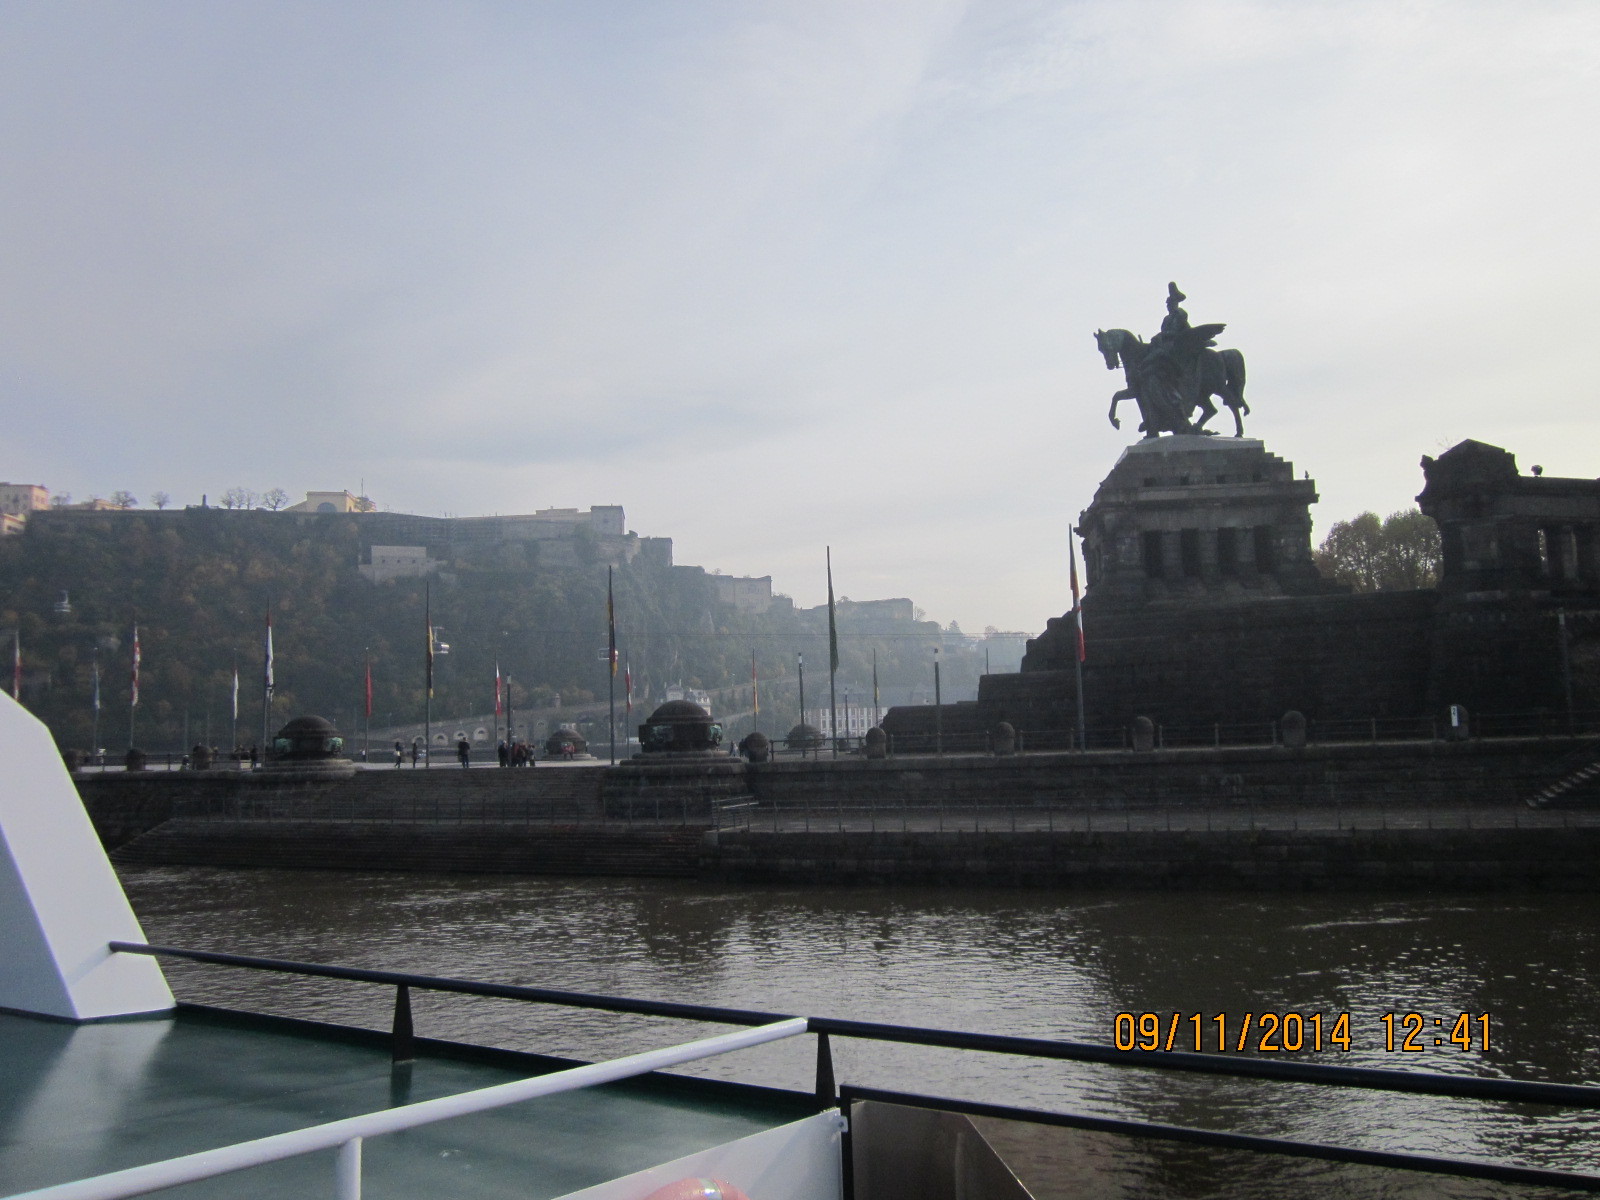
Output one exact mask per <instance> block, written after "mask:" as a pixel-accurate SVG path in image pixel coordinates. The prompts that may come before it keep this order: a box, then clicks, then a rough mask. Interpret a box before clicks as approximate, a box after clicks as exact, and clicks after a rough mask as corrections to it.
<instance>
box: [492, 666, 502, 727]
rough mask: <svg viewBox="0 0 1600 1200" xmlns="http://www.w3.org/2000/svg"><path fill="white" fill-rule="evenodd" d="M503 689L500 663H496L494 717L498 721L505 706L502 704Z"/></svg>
mask: <svg viewBox="0 0 1600 1200" xmlns="http://www.w3.org/2000/svg"><path fill="white" fill-rule="evenodd" d="M502 690H503V688H502V685H501V683H500V664H499V663H495V665H494V719H495V720H496V721H498V720H499V719H500V714H501V713H502V712H503V711H504V708H503V706H502V704H501V696H500V693H501V691H502Z"/></svg>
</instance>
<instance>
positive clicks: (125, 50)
mask: <svg viewBox="0 0 1600 1200" xmlns="http://www.w3.org/2000/svg"><path fill="white" fill-rule="evenodd" d="M1597 130H1600V4H1595V3H1594V2H1593V0H1582V2H1577V3H1540V2H1538V0H1517V2H1516V3H1505V4H1500V3H1472V2H1470V0H1468V2H1463V0H1449V2H1445V3H1429V2H1421V3H1401V2H1399V0H1383V2H1381V3H1370V4H1369V3H1324V4H1319V3H1309V2H1303V0H1297V2H1295V3H1285V2H1275V3H1263V4H1254V3H1245V2H1241V3H1182V2H1177V0H1174V2H1172V3H1152V4H1139V3H1130V2H1128V0H1113V2H1110V3H1099V2H1083V3H1058V2H1048V0H1036V2H1030V0H982V2H975V3H970V4H962V3H953V2H952V3H943V2H940V0H928V2H926V3H890V2H885V0H869V2H866V3H863V2H862V0H842V2H837V3H835V2H831V0H795V2H794V3H765V4H763V3H750V2H748V0H741V2H739V3H735V2H733V0H725V2H719V0H672V2H671V3H668V2H666V0H661V2H657V3H632V4H630V3H611V4H595V3H592V2H586V0H573V2H571V3H558V2H551V3H527V2H516V3H511V2H507V3H480V4H470V3H465V2H460V0H457V2H452V3H448V4H431V3H407V2H404V0H384V2H383V3H375V2H374V3H345V4H328V3H325V2H322V0H319V2H317V3H297V2H294V0H270V2H265V0H263V2H259V3H257V2H253V0H234V2H226V0H197V2H193V3H178V2H169V0H151V2H148V3H132V2H121V3H75V2H72V0H42V2H37V3H35V2H32V0H0V138H3V147H4V149H3V153H0V396H3V399H4V403H5V413H6V419H5V422H4V427H3V428H4V433H3V441H0V477H3V478H5V479H7V480H10V481H12V482H29V483H42V484H44V485H46V486H47V487H49V488H51V489H52V490H53V491H58V492H61V491H65V492H70V493H72V494H73V495H74V496H75V497H77V498H78V499H83V498H85V497H87V496H89V495H93V494H98V495H108V494H109V493H110V492H112V491H114V490H117V489H119V488H126V489H128V490H131V491H132V492H134V494H135V495H137V496H139V497H140V498H141V500H143V499H145V498H146V497H148V495H149V494H150V493H151V492H152V491H154V490H157V489H163V490H165V491H167V492H169V493H171V495H172V496H173V498H174V500H175V501H176V502H178V503H198V502H199V500H200V497H201V494H202V493H209V494H210V496H211V497H212V498H213V500H214V499H215V498H216V497H218V496H219V495H220V494H221V493H222V492H223V491H225V490H226V489H227V488H229V487H232V486H245V487H251V488H254V489H256V490H264V489H266V488H269V487H273V486H281V487H283V488H285V489H286V490H288V491H289V492H291V493H293V494H295V495H296V496H298V495H299V494H300V493H302V492H304V491H306V490H307V489H326V488H334V489H336V488H349V489H350V490H352V491H355V490H357V489H358V487H359V486H360V485H361V484H362V482H363V481H364V482H365V487H366V489H367V491H368V493H369V494H370V495H371V496H372V497H373V498H374V499H375V500H376V501H377V502H378V504H379V506H380V507H382V508H385V509H394V510H398V511H407V512H419V513H434V514H439V513H452V514H461V515H466V514H478V513H495V512H502V513H505V512H526V511H531V510H532V509H534V508H539V507H549V506H575V507H580V508H587V507H589V506H590V505H592V504H622V505H625V506H626V508H627V514H628V524H629V527H630V528H632V529H635V530H637V531H638V532H639V533H641V534H647V535H665V536H670V537H672V538H674V539H675V541H676V553H677V559H678V561H679V562H687V563H699V564H703V565H704V566H706V567H708V568H720V569H722V570H723V571H725V572H729V573H735V574H758V575H764V574H771V575H772V576H773V577H774V580H773V582H774V586H775V587H776V588H777V589H778V590H780V591H784V592H788V593H790V594H792V595H793V596H794V597H795V598H796V599H797V601H799V602H800V603H802V604H815V603H819V602H820V601H821V600H822V599H823V595H824V592H823V589H824V580H823V574H822V560H823V547H824V546H825V545H828V544H831V545H832V547H833V558H834V566H835V580H836V584H837V588H838V591H839V592H840V593H841V594H843V595H848V596H852V597H855V598H857V599H866V598H872V597H879V596H896V595H903V596H910V597H912V598H913V599H915V600H916V602H917V603H918V604H920V605H921V606H922V607H923V608H925V609H926V610H927V612H928V614H929V616H931V617H934V618H937V619H939V620H940V621H942V622H948V621H949V620H951V619H956V620H959V621H960V622H961V624H962V626H963V628H965V629H967V630H969V631H976V630H981V629H982V628H983V627H984V626H985V625H996V626H999V627H1000V628H1002V629H1023V630H1028V631H1034V632H1036V631H1038V630H1040V629H1042V628H1043V625H1044V622H1045V620H1046V618H1047V617H1049V616H1052V615H1055V614H1059V613H1060V612H1061V611H1062V610H1063V609H1065V608H1066V607H1067V604H1068V598H1067V585H1066V557H1065V554H1066V543H1065V533H1066V529H1067V527H1068V524H1069V522H1070V521H1071V520H1073V519H1074V518H1075V517H1076V515H1077V513H1078V512H1079V511H1080V510H1081V509H1082V508H1083V507H1084V506H1085V505H1086V504H1087V503H1088V502H1089V500H1090V499H1091V498H1092V496H1093V494H1094V488H1095V485H1096V484H1097V483H1098V481H1099V480H1100V479H1101V478H1102V477H1103V476H1104V475H1105V474H1106V472H1107V471H1108V470H1109V469H1110V467H1111V465H1112V464H1113V462H1115V460H1116V458H1117V455H1118V454H1119V453H1120V452H1121V450H1122V449H1123V447H1124V446H1126V445H1127V444H1129V442H1130V441H1131V440H1133V438H1135V437H1137V434H1136V433H1135V432H1134V426H1135V425H1136V424H1137V419H1136V416H1135V414H1134V413H1133V412H1132V411H1131V410H1130V411H1129V413H1128V414H1127V415H1128V416H1129V417H1133V418H1134V419H1132V420H1126V421H1124V424H1123V427H1122V430H1121V432H1118V431H1117V430H1114V429H1112V428H1111V427H1110V425H1109V424H1108V423H1107V421H1106V417H1105V412H1106V407H1107V402H1108V400H1109V397H1110V393H1111V392H1112V391H1113V390H1115V389H1116V388H1117V387H1119V386H1121V377H1120V375H1112V374H1110V373H1108V372H1107V371H1106V369H1105V365H1104V363H1103V361H1102V360H1101V358H1100V356H1099V355H1098V354H1097V353H1096V351H1095V347H1094V343H1093V336H1092V335H1093V331H1094V330H1095V329H1096V328H1098V327H1102V326H1103V327H1108V328H1109V327H1114V326H1124V327H1127V328H1130V329H1133V330H1135V331H1137V332H1140V333H1142V334H1143V335H1145V336H1146V337H1148V336H1150V335H1151V334H1152V333H1154V332H1155V330H1156V329H1157V328H1158V326H1159V323H1160V319H1161V316H1162V314H1163V299H1164V296H1165V291H1166V285H1167V281H1168V280H1169V279H1171V280H1177V281H1178V283H1179V284H1180V286H1181V287H1182V288H1183V289H1184V290H1185V291H1186V292H1187V293H1188V295H1189V301H1188V304H1187V308H1188V310H1189V313H1190V316H1191V319H1192V320H1193V321H1194V322H1195V323H1197V324H1198V323H1201V322H1208V321H1225V322H1227V323H1228V329H1227V332H1226V333H1225V334H1223V335H1222V339H1221V344H1222V345H1224V346H1233V347H1237V348H1238V349H1240V350H1241V351H1243V353H1244V355H1245V358H1246V360H1247V362H1248V365H1249V387H1248V391H1247V396H1248V398H1249V400H1250V402H1251V404H1252V406H1253V407H1254V410H1255V413H1254V416H1253V417H1252V418H1251V419H1250V421H1249V424H1248V431H1249V432H1250V433H1251V434H1252V435H1253V436H1258V437H1261V438H1262V439H1264V440H1265V442H1266V444H1267V447H1268V448H1269V449H1270V450H1272V451H1274V452H1276V453H1278V454H1280V455H1282V456H1284V457H1285V458H1288V459H1290V460H1292V461H1293V462H1294V464H1295V467H1296V469H1297V471H1298V470H1307V471H1310V473H1311V475H1312V477H1313V478H1314V479H1316V480H1317V483H1318V485H1319V491H1320V493H1321V496H1322V500H1321V503H1320V504H1319V505H1317V506H1316V508H1315V509H1314V510H1313V512H1314V515H1315V518H1316V521H1317V529H1318V535H1319V536H1320V534H1321V532H1322V531H1325V530H1326V529H1327V527H1328V526H1329V525H1330V524H1331V523H1332V522H1333V521H1336V520H1340V519H1343V518H1347V517H1349V516H1352V515H1354V514H1355V513H1357V512H1359V511H1361V510H1363V509H1367V508H1372V509H1376V510H1378V511H1379V512H1388V511H1391V510H1394V509H1397V508H1401V507H1403V506H1406V505H1408V504H1409V503H1410V502H1411V499H1412V497H1413V496H1414V495H1415V494H1416V493H1417V492H1418V491H1419V490H1420V488H1421V483H1422V479H1421V474H1420V471H1419V469H1418V465H1417V463H1418V459H1419V458H1420V456H1421V455H1423V454H1437V453H1438V452H1439V451H1440V450H1441V449H1443V448H1445V447H1448V446H1450V445H1452V444H1454V443H1455V442H1457V441H1459V440H1461V439H1463V438H1467V437H1474V438H1478V439H1480V440H1483V441H1489V442H1493V443H1496V444H1499V445H1503V446H1505V447H1506V448H1508V449H1510V450H1511V451H1512V452H1514V453H1515V454H1516V455H1517V456H1518V461H1519V463H1520V464H1521V465H1522V466H1523V469H1524V470H1526V469H1527V467H1528V466H1530V465H1532V464H1533V463H1541V464H1542V465H1543V466H1544V467H1545V469H1546V471H1547V472H1549V473H1551V474H1557V475H1579V476H1588V477H1591V478H1592V477H1594V476H1595V475H1596V474H1597V473H1600V438H1597V437H1596V432H1597V421H1596V416H1595V403H1594V397H1595V392H1596V379H1597V372H1600V336H1597V330H1596V322H1597V321H1600V303H1597V293H1600V269H1597V268H1600V253H1597V249H1600V247H1597V233H1596V230H1597V225H1600V222H1597V219H1596V216H1595V209H1596V205H1597V199H1596V197H1597V195H1600V186H1597V185H1600V170H1597V156H1600V136H1597ZM1223 421H1224V425H1225V426H1226V413H1224V414H1223Z"/></svg>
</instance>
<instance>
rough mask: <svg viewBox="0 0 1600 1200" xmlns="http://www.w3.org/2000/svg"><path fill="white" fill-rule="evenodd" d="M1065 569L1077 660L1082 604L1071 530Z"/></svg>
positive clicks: (1080, 648)
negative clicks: (1067, 578)
mask: <svg viewBox="0 0 1600 1200" xmlns="http://www.w3.org/2000/svg"><path fill="white" fill-rule="evenodd" d="M1067 571H1068V577H1069V578H1070V579H1071V581H1072V627H1073V631H1074V633H1075V635H1076V637H1077V640H1078V661H1079V662H1082V661H1083V660H1084V654H1083V606H1082V605H1081V604H1080V603H1079V602H1078V552H1077V550H1076V548H1075V547H1074V545H1073V541H1072V531H1071V530H1070V529H1069V530H1068V531H1067Z"/></svg>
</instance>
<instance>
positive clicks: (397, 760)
mask: <svg viewBox="0 0 1600 1200" xmlns="http://www.w3.org/2000/svg"><path fill="white" fill-rule="evenodd" d="M405 761H406V744H405V743H404V742H402V741H401V740H400V739H399V738H395V740H394V765H395V766H397V767H398V766H401V765H402V764H403V763H404V762H405Z"/></svg>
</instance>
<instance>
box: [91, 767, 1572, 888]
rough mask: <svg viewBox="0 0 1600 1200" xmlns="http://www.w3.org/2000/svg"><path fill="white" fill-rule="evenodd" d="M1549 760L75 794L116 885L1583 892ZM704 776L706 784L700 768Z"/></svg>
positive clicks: (601, 770)
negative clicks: (204, 878) (312, 880)
mask: <svg viewBox="0 0 1600 1200" xmlns="http://www.w3.org/2000/svg"><path fill="white" fill-rule="evenodd" d="M1589 745H1591V743H1574V742H1566V741H1563V740H1560V739H1504V740H1496V741H1479V742H1459V743H1447V742H1416V743H1391V744H1385V743H1376V744H1357V745H1350V744H1345V745H1329V746H1309V747H1305V748H1298V749H1291V748H1286V747H1220V748H1202V749H1181V750H1167V751H1155V752H1145V753H1137V752H1132V751H1127V752H1096V753H1089V754H1038V755H1032V754H1030V755H1019V756H1012V757H1006V758H995V757H989V756H977V755H973V756H950V757H944V758H939V757H931V756H930V757H926V758H893V759H884V760H864V759H858V758H840V759H830V758H822V759H820V760H817V761H785V762H776V763H763V764H742V763H738V762H736V761H721V762H718V763H716V764H714V765H715V772H714V776H713V775H712V774H708V776H707V779H706V780H705V781H700V780H698V778H697V776H696V775H695V772H694V771H693V770H678V771H676V772H675V773H674V774H673V775H672V776H671V777H670V778H666V779H664V780H663V782H662V784H661V786H660V787H652V786H651V785H650V784H649V783H648V782H645V783H643V784H641V781H640V779H639V776H638V772H637V770H636V769H634V770H632V771H626V770H616V769H609V768H606V767H605V766H603V765H597V766H594V767H571V768H562V769H543V770H537V769H536V770H532V771H516V770H512V771H494V770H480V771H459V770H451V769H449V768H433V769H431V770H425V771H412V770H398V771H392V770H367V771H361V772H358V773H356V774H355V775H354V776H352V777H349V778H346V779H334V780H299V781H295V780H284V779H281V778H273V777H272V776H270V775H269V774H268V773H249V772H244V773H241V772H236V771H219V772H179V773H174V774H161V775H154V774H152V775H144V776H141V775H140V774H139V773H109V774H105V775H89V776H84V777H80V779H79V789H80V792H81V793H82V794H83V796H84V799H85V803H86V805H87V807H88V809H89V811H90V814H91V816H92V817H93V819H94V821H95V823H96V826H97V828H98V829H99V830H100V832H101V836H102V838H103V840H104V841H105V842H106V844H107V845H108V846H109V847H112V848H113V849H114V851H115V853H116V855H117V856H118V857H119V859H121V860H122V861H128V862H163V863H176V864H188V865H212V866H294V867H313V868H328V869H354V870H374V869H375V870H408V871H489V872H509V873H525V874H574V875H586V874H598V875H664V876H681V877H700V878H704V879H714V880H725V881H731V882H783V883H827V884H841V883H872V884H879V883H916V884H948V885H965V886H975V885H1006V886H1062V887H1113V886H1114V887H1151V888H1278V889H1325V888H1338V889H1364V888H1381V889H1396V890H1415V889H1419V888H1440V887H1449V888H1461V889H1470V890H1482V889H1494V890H1498V889H1505V888H1519V889H1522V888H1528V889H1559V890H1600V870H1597V868H1600V806H1596V809H1595V810H1594V811H1593V812H1591V811H1590V810H1589V809H1588V808H1586V807H1583V806H1582V805H1581V800H1582V797H1581V795H1575V796H1574V797H1573V799H1574V800H1576V801H1579V802H1580V803H1579V804H1578V805H1577V806H1575V807H1571V808H1566V809H1554V810H1545V811H1540V812H1534V811H1531V810H1529V809H1528V807H1527V806H1526V804H1525V801H1526V800H1527V798H1528V797H1530V796H1532V795H1534V794H1535V793H1537V792H1538V791H1539V789H1541V788H1543V787H1545V786H1547V785H1548V784H1549V783H1551V782H1552V781H1553V780H1554V779H1556V778H1558V777H1560V775H1561V774H1562V773H1563V772H1564V771H1567V770H1570V769H1571V762H1572V760H1573V757H1574V754H1575V752H1579V751H1581V750H1583V749H1584V747H1586V746H1589ZM708 770H709V768H708Z"/></svg>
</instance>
